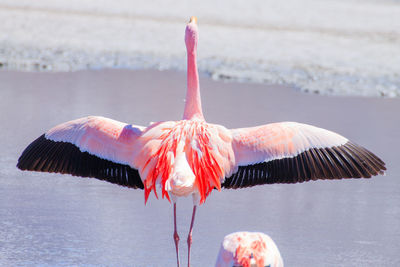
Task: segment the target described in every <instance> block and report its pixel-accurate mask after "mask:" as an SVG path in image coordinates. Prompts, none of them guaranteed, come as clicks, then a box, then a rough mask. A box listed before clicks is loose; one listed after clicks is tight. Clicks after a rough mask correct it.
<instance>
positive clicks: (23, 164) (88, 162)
mask: <svg viewBox="0 0 400 267" xmlns="http://www.w3.org/2000/svg"><path fill="white" fill-rule="evenodd" d="M17 167H18V168H19V169H21V170H29V171H40V172H56V173H63V174H72V175H74V176H81V177H93V178H97V179H100V180H105V181H108V182H110V183H114V184H119V185H122V186H128V187H131V188H140V189H143V183H142V180H141V179H140V175H139V172H138V171H137V170H136V169H134V168H132V167H130V166H129V165H125V164H120V163H115V162H112V161H109V160H106V159H101V158H99V157H97V156H95V155H92V154H89V153H88V152H82V151H80V150H79V148H78V147H77V146H75V145H73V144H71V143H68V142H55V141H52V140H49V139H47V138H46V137H45V135H44V134H43V135H42V136H40V137H39V138H38V139H36V140H35V141H33V142H32V143H31V144H30V145H29V146H28V147H27V148H26V149H25V150H24V152H22V155H21V156H20V158H19V159H18V164H17Z"/></svg>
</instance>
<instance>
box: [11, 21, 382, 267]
mask: <svg viewBox="0 0 400 267" xmlns="http://www.w3.org/2000/svg"><path fill="white" fill-rule="evenodd" d="M197 41H198V31H197V24H196V18H195V17H192V18H191V19H190V22H189V23H188V24H187V26H186V32H185V43H186V49H187V94H186V104H185V110H184V114H183V119H182V120H180V121H164V122H157V123H154V124H151V125H150V126H148V127H142V126H137V125H133V124H126V123H122V122H119V121H115V120H111V119H108V118H103V117H95V116H89V117H85V118H81V119H77V120H73V121H69V122H66V123H63V124H60V125H58V126H55V127H54V128H52V129H50V130H49V131H47V132H46V133H45V134H43V135H42V136H40V137H39V138H38V139H36V140H35V141H33V142H32V143H31V144H30V145H29V146H28V147H27V148H26V149H25V150H24V152H23V153H22V155H21V157H20V158H19V160H18V164H17V167H18V168H20V169H21V170H32V171H43V172H58V173H68V174H72V175H75V176H82V177H95V178H98V179H101V180H106V181H108V182H111V183H115V184H119V185H123V186H129V187H132V188H141V189H144V199H145V203H146V201H147V199H148V197H149V194H150V192H151V191H153V192H154V194H155V196H156V197H158V195H157V190H156V186H157V187H158V186H159V187H161V196H162V197H163V198H164V197H165V198H167V199H168V200H169V201H171V200H172V202H173V212H174V235H173V236H174V241H175V247H176V258H177V264H178V266H179V250H178V242H179V236H178V233H177V228H176V199H177V197H180V196H188V195H192V196H193V203H194V205H193V213H192V220H191V224H190V230H189V234H188V237H187V244H188V263H189V264H190V248H191V244H192V230H193V223H194V219H195V214H196V207H197V206H198V205H199V204H202V203H204V201H205V200H206V198H207V196H208V195H209V194H210V193H211V192H212V191H213V189H217V190H218V191H220V190H221V188H240V187H249V186H254V185H259V184H272V183H298V182H304V181H309V180H316V179H341V178H352V177H354V178H360V177H365V178H367V177H368V178H369V177H371V176H372V175H377V174H383V172H384V170H385V169H386V168H385V163H384V162H383V161H382V160H381V159H379V158H378V157H377V156H375V155H374V154H372V153H371V152H369V151H368V150H366V149H365V148H363V147H361V146H359V145H356V144H354V143H352V142H350V141H349V140H347V139H346V138H345V137H343V136H340V135H338V134H336V133H333V132H330V131H328V130H324V129H321V128H317V127H314V126H310V125H306V124H300V123H295V122H281V123H272V124H266V125H262V126H258V127H252V128H241V129H231V130H229V129H227V128H225V127H223V126H221V125H216V124H211V123H207V122H206V121H205V120H204V117H203V112H202V108H201V101H200V87H199V76H198V71H197V65H196V47H197ZM189 264H188V265H189Z"/></svg>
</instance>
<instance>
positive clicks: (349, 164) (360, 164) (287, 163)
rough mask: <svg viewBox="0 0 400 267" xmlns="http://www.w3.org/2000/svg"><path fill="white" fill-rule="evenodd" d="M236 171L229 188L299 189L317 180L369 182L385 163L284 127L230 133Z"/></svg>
mask: <svg viewBox="0 0 400 267" xmlns="http://www.w3.org/2000/svg"><path fill="white" fill-rule="evenodd" d="M231 133H232V136H233V141H232V145H233V150H234V153H235V160H236V167H237V169H238V171H237V172H235V173H234V174H233V175H232V176H230V177H227V178H225V181H224V183H223V184H222V186H223V187H225V188H239V187H248V186H254V185H258V184H273V183H298V182H305V181H309V180H317V179H341V178H361V177H364V178H369V177H371V176H373V175H377V174H383V173H384V170H386V168H385V163H384V162H383V161H382V160H381V159H380V158H378V157H377V156H376V155H374V154H373V153H371V152H370V151H368V150H367V149H365V148H363V147H361V146H359V145H357V144H355V143H352V142H350V141H349V140H347V139H346V138H345V137H343V136H341V135H339V134H336V133H334V132H331V131H328V130H325V129H321V128H317V127H314V126H311V125H307V124H301V123H295V122H281V123H272V124H266V125H263V126H258V127H252V128H241V129H233V130H231Z"/></svg>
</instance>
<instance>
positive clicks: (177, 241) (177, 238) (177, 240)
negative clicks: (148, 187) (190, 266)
mask: <svg viewBox="0 0 400 267" xmlns="http://www.w3.org/2000/svg"><path fill="white" fill-rule="evenodd" d="M174 242H175V248H176V264H177V266H178V267H179V248H178V243H179V235H178V231H177V230H176V203H174Z"/></svg>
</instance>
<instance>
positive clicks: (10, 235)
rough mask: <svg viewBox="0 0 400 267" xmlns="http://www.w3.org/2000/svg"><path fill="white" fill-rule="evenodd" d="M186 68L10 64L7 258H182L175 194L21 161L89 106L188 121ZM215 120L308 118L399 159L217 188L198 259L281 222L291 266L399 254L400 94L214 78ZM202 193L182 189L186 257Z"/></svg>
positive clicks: (207, 99)
mask: <svg viewBox="0 0 400 267" xmlns="http://www.w3.org/2000/svg"><path fill="white" fill-rule="evenodd" d="M185 85H186V82H185V75H184V74H183V73H180V72H171V71H165V72H159V71H128V70H105V71H80V72H72V73H24V72H9V71H1V72H0V111H1V112H0V124H1V125H2V127H1V130H0V140H1V150H0V266H175V248H174V243H173V239H172V233H173V216H172V206H171V205H170V204H169V203H168V201H167V200H165V199H164V200H156V199H155V198H154V196H153V195H152V196H150V199H149V202H148V204H147V205H146V206H145V205H144V193H143V191H141V190H133V189H127V188H123V187H119V186H116V185H113V184H110V183H107V182H103V181H98V180H96V179H85V178H77V177H72V176H69V175H59V174H46V173H34V172H22V171H20V170H18V169H17V168H16V167H15V165H16V163H17V159H18V157H19V155H20V153H21V152H22V151H23V149H24V148H25V147H26V146H27V145H28V144H29V143H30V142H31V141H33V140H34V139H36V138H37V137H38V136H40V135H41V134H42V133H44V132H45V131H46V130H48V129H49V128H51V127H53V126H55V125H57V124H59V123H62V122H65V121H68V120H71V119H75V118H79V117H83V116H87V115H102V116H106V117H110V118H113V119H116V120H120V121H125V122H131V123H135V124H138V125H148V123H149V122H151V121H159V120H179V119H180V118H181V117H182V114H183V105H184V102H183V99H184V96H185ZM201 86H202V99H203V109H204V114H205V117H206V119H207V120H208V121H209V122H212V123H221V124H224V125H225V126H226V127H228V128H238V127H245V126H255V125H259V124H265V123H269V122H274V121H288V120H289V121H298V122H304V123H309V124H313V125H316V126H320V127H323V128H327V129H330V130H333V131H335V132H338V133H340V134H342V135H344V136H346V137H348V138H349V139H351V140H353V141H354V142H356V143H359V144H362V145H364V146H365V147H367V148H368V149H370V150H371V151H373V152H374V153H376V154H377V155H379V156H380V157H381V158H382V159H383V160H384V161H385V162H386V163H387V168H388V172H387V175H386V176H379V177H374V178H372V179H361V180H340V181H317V182H309V183H303V184H295V185H265V186H260V187H256V188H248V189H242V190H223V191H222V192H217V191H215V192H213V193H212V194H211V196H210V197H209V198H208V199H207V201H206V203H205V204H204V205H202V206H200V207H199V209H198V213H197V217H196V221H195V226H194V232H193V254H192V258H193V266H195V267H196V266H199V267H200V266H213V264H214V263H215V260H216V256H217V253H218V250H219V246H220V242H221V241H222V239H223V237H224V236H225V235H227V234H229V233H231V232H235V231H244V230H246V231H261V232H264V233H266V234H268V235H270V236H271V237H272V238H273V239H274V241H275V242H276V244H277V246H278V248H279V249H280V251H281V254H282V257H283V259H284V262H285V264H286V266H300V267H301V266H400V256H399V251H400V175H399V173H400V164H399V163H400V162H399V157H398V150H399V148H400V141H399V133H400V123H399V122H400V120H399V117H398V116H399V114H400V113H399V112H400V100H399V99H372V98H357V97H353V98H344V97H327V96H317V95H307V94H302V93H299V92H296V91H294V90H292V89H291V88H287V87H283V86H266V85H254V84H253V85H249V84H238V83H223V82H215V81H212V80H210V79H209V78H206V77H202V78H201ZM191 210H192V200H191V199H190V198H189V199H180V200H179V201H178V231H179V234H180V236H181V240H182V241H181V260H182V263H183V265H184V266H185V264H186V242H185V241H186V235H187V232H188V229H189V223H190V216H191Z"/></svg>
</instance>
